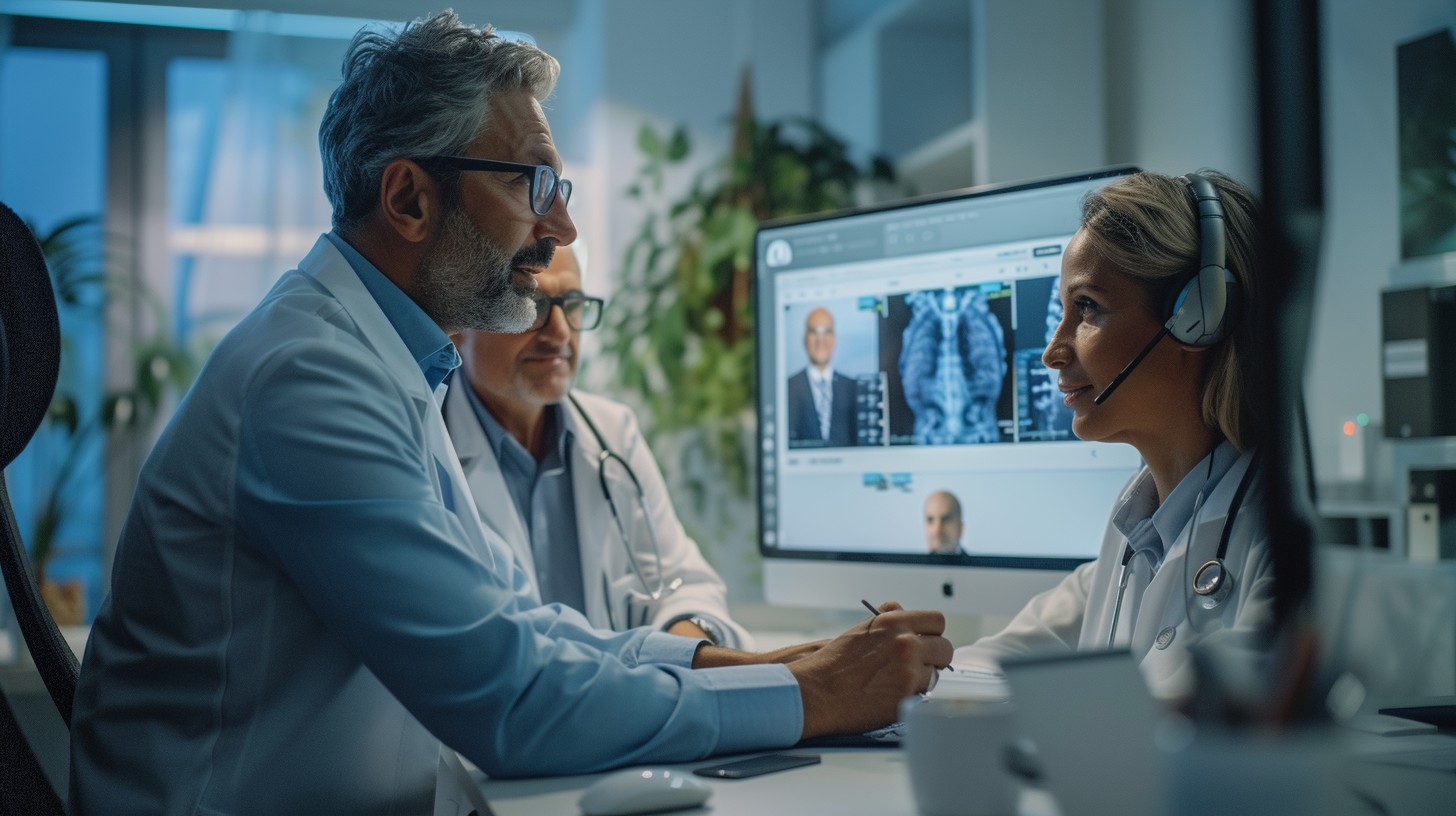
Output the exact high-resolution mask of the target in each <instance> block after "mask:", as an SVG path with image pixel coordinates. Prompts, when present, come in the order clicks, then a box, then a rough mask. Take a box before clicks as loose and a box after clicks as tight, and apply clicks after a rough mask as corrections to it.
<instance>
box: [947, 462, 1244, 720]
mask: <svg viewBox="0 0 1456 816" xmlns="http://www.w3.org/2000/svg"><path fill="white" fill-rule="evenodd" d="M1252 457H1253V453H1252V451H1245V452H1244V454H1243V455H1242V456H1240V457H1239V459H1238V460H1237V461H1236V462H1234V464H1233V465H1232V466H1231V467H1230V468H1229V470H1228V472H1227V473H1226V474H1224V476H1223V478H1221V479H1220V480H1219V482H1218V484H1217V485H1216V486H1215V487H1214V489H1213V491H1212V492H1211V493H1209V494H1208V495H1207V496H1206V497H1205V499H1204V502H1203V506H1202V509H1200V510H1199V511H1198V513H1197V516H1196V518H1192V519H1189V522H1188V525H1185V526H1184V528H1183V531H1182V532H1181V533H1180V534H1179V536H1178V538H1177V540H1176V541H1175V542H1174V544H1173V546H1172V547H1171V548H1170V550H1169V551H1168V553H1167V555H1166V556H1165V557H1164V560H1163V564H1162V566H1161V567H1159V568H1158V572H1157V574H1156V575H1155V576H1153V579H1152V581H1151V582H1150V583H1149V584H1148V586H1147V588H1146V590H1145V591H1144V592H1143V597H1142V602H1141V604H1140V605H1138V607H1137V615H1136V621H1135V622H1134V621H1132V620H1129V616H1128V608H1129V607H1130V606H1132V605H1133V604H1132V599H1131V597H1125V598H1124V599H1123V609H1122V616H1121V619H1120V620H1119V621H1118V623H1117V629H1118V634H1117V640H1116V641H1115V643H1114V645H1115V646H1117V647H1125V648H1128V649H1130V650H1131V652H1132V654H1133V656H1134V657H1136V658H1137V659H1138V660H1139V662H1140V665H1141V667H1142V671H1143V676H1144V678H1146V679H1147V681H1148V685H1149V687H1150V688H1151V689H1152V690H1153V692H1154V693H1156V694H1158V695H1159V696H1161V697H1165V698H1173V697H1178V696H1181V695H1183V694H1185V693H1187V692H1188V691H1190V690H1191V687H1192V681H1193V673H1192V672H1193V667H1192V662H1191V658H1190V656H1189V651H1188V649H1189V647H1190V646H1192V645H1193V644H1195V643H1196V644H1199V645H1200V648H1207V649H1210V650H1216V651H1217V652H1218V655H1219V659H1220V660H1221V661H1222V660H1227V661H1229V664H1230V665H1231V666H1234V668H1235V671H1243V672H1248V671H1253V670H1256V668H1257V665H1258V663H1259V660H1260V650H1259V647H1258V643H1259V641H1260V637H1261V630H1262V627H1264V626H1265V625H1267V624H1268V622H1269V620H1270V617H1271V615H1272V601H1273V572H1272V565H1271V562H1270V555H1269V540H1268V531H1267V530H1266V529H1265V526H1264V507H1263V489H1262V488H1263V478H1262V476H1259V475H1255V476H1254V478H1253V482H1252V483H1251V484H1250V486H1249V490H1248V491H1247V492H1246V493H1245V495H1244V500H1243V505H1242V507H1241V508H1240V509H1239V510H1238V511H1237V513H1236V514H1235V519H1234V522H1233V529H1232V531H1231V533H1230V537H1229V545H1228V553H1227V555H1226V556H1225V557H1224V564H1225V565H1226V567H1227V568H1228V571H1229V573H1230V574H1231V575H1232V577H1233V580H1234V586H1233V592H1232V594H1231V595H1230V596H1229V597H1228V598H1227V599H1226V600H1225V601H1224V602H1223V603H1222V604H1220V605H1219V606H1217V607H1215V608H1214V609H1204V608H1203V607H1202V606H1201V605H1200V604H1199V603H1198V599H1197V596H1195V595H1194V594H1193V589H1192V581H1193V574H1194V572H1195V571H1196V570H1197V569H1198V567H1199V566H1200V565H1202V564H1203V563H1204V562H1206V561H1208V560H1210V559H1212V558H1213V557H1214V555H1215V554H1216V553H1217V551H1218V545H1219V538H1220V537H1221V535H1222V533H1223V528H1224V522H1225V521H1226V520H1227V519H1228V516H1229V511H1230V505H1231V503H1232V500H1233V495H1234V493H1235V492H1237V490H1238V484H1239V482H1240V481H1241V480H1242V479H1243V476H1244V474H1245V472H1246V471H1247V470H1248V468H1249V466H1250V462H1251V460H1252ZM1151 478H1152V474H1151V473H1150V472H1149V471H1148V470H1147V469H1146V468H1144V469H1143V470H1142V471H1141V472H1140V473H1138V474H1137V475H1136V476H1134V477H1133V479H1132V481H1130V482H1129V483H1128V486H1127V488H1126V489H1125V490H1124V491H1123V493H1122V497H1121V498H1120V499H1119V500H1118V502H1117V505H1116V506H1115V507H1114V508H1113V515H1114V516H1115V515H1116V513H1117V510H1118V509H1119V508H1121V507H1122V505H1123V504H1124V503H1125V502H1126V501H1128V500H1129V498H1130V497H1131V496H1132V494H1133V492H1134V489H1135V488H1136V487H1137V486H1138V485H1139V484H1141V483H1142V482H1143V481H1144V480H1146V479H1151ZM1194 522H1196V523H1197V525H1198V528H1197V529H1196V530H1190V529H1189V528H1190V527H1191V526H1192V525H1193V524H1194ZM1190 539H1191V543H1190ZM1126 543H1127V539H1126V538H1125V537H1123V535H1122V533H1120V532H1119V531H1118V530H1117V528H1116V527H1115V526H1113V525H1112V523H1111V522H1110V521H1109V523H1108V525H1107V530H1106V533H1105V534H1104V537H1103V540H1102V549H1101V551H1100V552H1099V553H1098V556H1097V560H1095V561H1091V562H1088V563H1086V564H1082V565H1081V566H1079V567H1078V568H1077V569H1075V570H1073V571H1072V572H1071V574H1069V575H1068V576H1067V577H1066V578H1065V579H1063V580H1062V582H1061V583H1060V584H1058V585H1057V586H1055V587H1053V588H1051V589H1049V590H1047V591H1046V592H1043V593H1041V594H1040V595H1037V596H1036V597H1035V598H1032V599H1031V600H1030V601H1029V602H1028V603H1027V605H1026V607H1025V608H1023V609H1022V610H1021V612H1020V613H1018V614H1017V615H1016V617H1015V618H1013V619H1012V621H1011V623H1010V624H1009V625H1007V627H1006V628H1005V629H1003V630H1002V631H1000V632H998V633H997V634H995V635H991V636H989V637H985V638H981V639H980V640H978V641H976V642H975V643H973V644H971V645H970V646H965V647H962V648H960V649H958V650H956V654H955V665H956V666H957V667H961V666H962V665H963V664H964V665H965V666H976V667H980V668H994V666H995V664H996V662H997V661H998V660H999V659H1000V658H1001V657H1008V656H1019V655H1028V654H1039V653H1046V652H1056V651H1072V650H1078V649H1080V650H1089V649H1104V648H1106V647H1107V635H1108V632H1109V630H1110V629H1111V627H1112V623H1113V608H1114V606H1116V603H1117V585H1118V580H1119V578H1120V577H1121V571H1122V553H1123V548H1124V547H1125V546H1126ZM1132 593H1133V587H1131V586H1130V587H1129V588H1128V591H1127V593H1126V594H1127V595H1128V596H1131V595H1132ZM1129 632H1131V633H1132V635H1131V639H1130V640H1129V634H1128V633H1129ZM1160 635H1161V637H1160Z"/></svg>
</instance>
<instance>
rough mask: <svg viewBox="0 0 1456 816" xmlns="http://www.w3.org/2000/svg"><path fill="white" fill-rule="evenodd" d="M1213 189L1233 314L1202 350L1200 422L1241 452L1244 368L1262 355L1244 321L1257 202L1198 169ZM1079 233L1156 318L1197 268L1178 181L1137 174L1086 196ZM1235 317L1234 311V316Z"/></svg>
mask: <svg viewBox="0 0 1456 816" xmlns="http://www.w3.org/2000/svg"><path fill="white" fill-rule="evenodd" d="M1198 174H1199V175H1201V176H1203V177H1204V178H1207V179H1208V180H1209V182H1210V183H1211V184H1213V186H1214V187H1215V188H1216V189H1217V190H1218V195H1219V198H1220V199H1222V201H1223V211H1224V225H1225V229H1226V230H1227V235H1228V238H1227V246H1228V249H1227V254H1226V257H1225V259H1224V263H1225V264H1227V266H1228V270H1229V272H1231V273H1233V275H1234V277H1235V278H1237V279H1238V281H1239V289H1240V293H1239V295H1240V296H1239V298H1238V300H1239V304H1240V308H1239V311H1236V312H1234V313H1233V314H1232V315H1231V317H1232V319H1233V320H1235V321H1236V322H1235V323H1234V326H1233V330H1232V331H1231V332H1230V334H1229V336H1228V337H1226V338H1224V339H1223V340H1222V341H1220V342H1219V343H1218V344H1217V345H1216V346H1214V347H1213V348H1211V349H1209V354H1210V357H1209V363H1208V369H1207V373H1206V375H1205V379H1204V382H1203V421H1204V424H1205V425H1207V426H1208V427H1210V428H1213V429H1214V430H1216V431H1218V432H1219V433H1221V434H1223V436H1224V437H1225V438H1227V439H1228V440H1229V441H1230V442H1232V443H1233V444H1234V447H1236V448H1238V449H1239V450H1243V449H1244V448H1245V447H1246V446H1247V445H1248V443H1249V439H1248V435H1249V433H1250V430H1251V428H1252V426H1253V417H1252V412H1251V410H1250V403H1249V400H1248V397H1249V377H1250V373H1251V369H1252V367H1253V366H1255V365H1259V364H1260V363H1261V362H1262V361H1263V359H1264V358H1265V357H1266V356H1267V355H1261V354H1259V353H1258V352H1257V350H1256V349H1255V348H1254V335H1253V331H1252V329H1251V327H1250V324H1251V323H1252V321H1251V320H1249V319H1248V312H1249V308H1250V306H1251V305H1252V304H1254V303H1257V302H1258V301H1257V297H1258V292H1259V278H1260V275H1261V274H1262V272H1261V271H1260V269H1259V268H1258V258H1259V252H1258V248H1259V247H1258V241H1259V236H1258V218H1259V215H1258V201H1257V199H1256V198H1255V197H1254V194H1253V192H1252V191H1250V190H1249V188H1248V187H1246V186H1244V185H1243V184H1240V183H1239V182H1237V181H1235V180H1234V179H1232V178H1230V177H1229V176H1227V175H1225V174H1223V173H1220V172H1218V171H1216V170H1206V169H1205V170H1199V171H1198ZM1082 229H1083V231H1084V232H1085V233H1086V236H1087V239H1088V241H1089V243H1090V245H1091V246H1092V247H1094V248H1095V249H1096V250H1097V253H1098V254H1099V255H1101V256H1102V257H1103V258H1105V259H1106V260H1107V261H1109V262H1110V263H1111V264H1112V265H1113V266H1115V267H1117V269H1118V270H1119V271H1121V272H1123V273H1124V274H1126V275H1128V276H1130V277H1131V278H1132V279H1133V280H1135V281H1137V282H1138V283H1139V284H1140V285H1141V286H1142V287H1143V290H1144V291H1145V292H1146V293H1147V296H1148V306H1149V307H1150V308H1151V309H1152V310H1153V312H1155V313H1159V314H1161V313H1162V312H1163V309H1164V304H1165V303H1167V302H1168V298H1169V293H1170V291H1171V290H1172V289H1173V287H1175V286H1177V285H1179V284H1180V283H1182V282H1183V281H1184V280H1186V279H1187V278H1188V276H1189V275H1190V274H1191V273H1192V272H1194V271H1196V270H1197V269H1198V261H1199V252H1198V243H1199V232H1198V230H1199V226H1198V210H1197V209H1196V207H1195V206H1194V203H1193V199H1192V198H1191V197H1190V196H1189V194H1188V186H1187V184H1186V183H1185V182H1184V181H1183V180H1182V179H1181V178H1174V177H1172V176H1164V175H1161V174H1158V173H1137V174H1134V175H1131V176H1127V177H1125V178H1121V179H1118V180H1117V181H1114V182H1112V183H1111V184H1108V185H1107V186H1106V187H1103V188H1102V189H1100V190H1096V191H1093V192H1092V193H1089V194H1088V195H1087V197H1086V198H1085V199H1084V200H1083V201H1082ZM1240 312H1242V313H1240Z"/></svg>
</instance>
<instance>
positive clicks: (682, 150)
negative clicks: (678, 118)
mask: <svg viewBox="0 0 1456 816" xmlns="http://www.w3.org/2000/svg"><path fill="white" fill-rule="evenodd" d="M691 150H692V144H691V143H690V142H689V141H688V129H687V128H686V127H684V126H683V125H678V126H677V130H674V131H673V132H672V141H671V142H669V143H668V145H667V160H668V161H672V162H678V161H682V160H683V159H685V158H687V156H688V152H689V151H691Z"/></svg>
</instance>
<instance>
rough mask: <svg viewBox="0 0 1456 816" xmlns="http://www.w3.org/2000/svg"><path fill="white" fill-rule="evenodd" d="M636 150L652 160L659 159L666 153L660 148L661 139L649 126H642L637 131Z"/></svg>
mask: <svg viewBox="0 0 1456 816" xmlns="http://www.w3.org/2000/svg"><path fill="white" fill-rule="evenodd" d="M637 149H638V150H641V151H642V153H643V154H644V155H646V156H647V157H649V158H653V159H661V158H663V156H664V155H665V154H666V152H667V151H666V150H664V148H663V146H662V137H661V136H658V135H657V131H655V130H653V129H652V126H651V125H643V126H642V127H640V128H638V129H637Z"/></svg>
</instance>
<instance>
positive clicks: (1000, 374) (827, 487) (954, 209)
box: [755, 168, 1139, 613]
mask: <svg viewBox="0 0 1456 816" xmlns="http://www.w3.org/2000/svg"><path fill="white" fill-rule="evenodd" d="M1130 172H1134V171H1133V170H1132V169H1131V168H1119V169H1115V170H1107V171H1100V172H1097V173H1089V174H1082V175H1078V176H1075V177H1069V178H1061V179H1054V180H1048V181H1039V182H1033V183H1027V184H1019V185H1012V186H1003V187H996V188H989V189H976V190H970V191H965V192H961V193H956V194H952V195H948V196H940V197H935V198H933V199H918V200H913V201H909V202H904V203H899V204H892V205H888V206H883V207H876V208H873V209H867V210H855V211H850V212H844V213H836V214H831V215H827V216H820V217H814V218H809V219H801V220H796V221H792V222H778V223H770V224H765V225H763V226H762V227H761V228H760V230H759V232H758V236H757V242H756V266H755V269H756V272H755V280H756V287H757V300H756V305H755V308H756V319H757V323H756V325H757V326H758V337H759V344H758V352H757V353H758V369H757V376H758V388H757V401H758V405H757V407H758V416H759V435H760V439H759V445H758V455H759V477H760V478H759V521H760V525H759V530H760V539H759V545H760V550H761V552H762V553H763V555H764V557H765V588H766V592H767V595H768V599H769V600H770V601H771V602H774V603H785V604H807V605H813V606H821V605H829V606H839V605H853V604H857V603H858V602H859V598H858V595H857V590H854V589H853V586H852V584H853V582H854V580H855V579H856V577H858V578H863V579H864V580H865V581H866V582H867V583H866V585H865V588H864V591H865V592H869V591H871V589H877V591H878V593H879V594H880V595H883V594H884V593H887V592H896V593H898V594H899V597H897V600H901V602H902V603H906V604H907V605H909V603H911V602H916V603H922V604H923V603H933V604H934V605H935V606H938V607H950V608H956V609H963V610H965V611H989V612H1006V613H1009V612H1014V611H1015V609H1017V608H1019V607H1020V605H1021V604H1022V603H1024V602H1025V600H1026V598H1027V597H1029V596H1030V594H1032V593H1033V592H1034V591H1036V590H1037V589H1040V588H1043V587H1047V586H1050V585H1052V584H1053V583H1055V581H1056V580H1058V579H1059V577H1060V575H1061V574H1063V573H1065V572H1066V571H1067V570H1070V569H1071V568H1072V567H1074V566H1075V565H1076V564H1078V563H1081V562H1082V561H1086V560H1090V559H1092V558H1094V557H1095V556H1096V554H1097V550H1098V547H1099V545H1100V544H1101V540H1102V530H1103V526H1104V524H1105V522H1106V519H1107V516H1108V512H1109V510H1110V509H1111V507H1112V504H1113V502H1114V501H1115V500H1116V498H1117V496H1118V493H1119V491H1120V490H1121V489H1122V487H1123V485H1124V484H1125V483H1126V481H1127V479H1128V477H1129V476H1131V475H1132V474H1133V473H1134V472H1135V471H1136V469H1137V467H1138V466H1139V459H1138V455H1137V452H1136V451H1135V450H1134V449H1133V448H1131V447H1130V446H1126V445H1109V444H1100V443H1089V442H1083V441H1080V440H1078V439H1077V438H1076V437H1075V436H1073V435H1072V430H1071V426H1072V415H1071V411H1070V409H1068V408H1067V407H1066V406H1065V405H1063V403H1062V395H1061V393H1060V392H1059V390H1058V388H1057V381H1056V372H1054V371H1052V370H1051V369H1048V368H1047V367H1046V366H1045V365H1043V363H1042V361H1041V355H1042V351H1043V349H1045V347H1046V344H1047V342H1048V340H1049V338H1050V337H1051V333H1052V331H1053V329H1054V328H1055V327H1056V325H1057V322H1058V321H1059V320H1060V317H1061V302H1060V299H1059V297H1058V289H1057V280H1058V275H1059V274H1060V271H1061V262H1062V250H1063V247H1065V246H1066V243H1067V241H1068V239H1070V238H1071V237H1072V234H1073V233H1074V232H1075V231H1076V229H1077V226H1078V223H1079V218H1080V212H1081V210H1080V205H1081V200H1082V197H1083V196H1084V195H1085V194H1086V193H1087V192H1088V191H1089V190H1092V189H1095V188H1097V187H1099V186H1101V185H1103V184H1106V183H1107V182H1108V181H1110V180H1111V179H1113V178H1115V177H1117V176H1120V175H1123V174H1126V173H1130ZM977 570H979V571H981V574H982V575H983V577H987V578H990V579H991V580H990V581H989V582H988V583H987V585H986V586H980V587H976V588H971V587H970V586H969V585H967V581H968V580H970V576H971V575H972V574H973V571H977ZM917 575H918V576H919V577H918V578H917V577H915V576H917ZM891 579H894V581H893V582H892V581H891ZM904 580H908V581H910V583H909V584H908V585H906V584H904V583H903V581H904ZM846 582H849V585H847V584H846ZM871 584H873V585H874V586H873V587H872V586H870V585H871ZM958 584H959V585H961V587H962V591H960V592H959V593H958V592H957V586H958ZM831 595H832V597H830V596H831ZM907 596H908V598H907ZM872 600H873V599H872Z"/></svg>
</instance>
